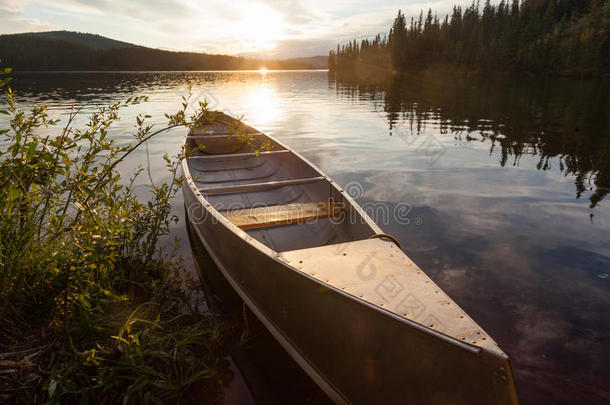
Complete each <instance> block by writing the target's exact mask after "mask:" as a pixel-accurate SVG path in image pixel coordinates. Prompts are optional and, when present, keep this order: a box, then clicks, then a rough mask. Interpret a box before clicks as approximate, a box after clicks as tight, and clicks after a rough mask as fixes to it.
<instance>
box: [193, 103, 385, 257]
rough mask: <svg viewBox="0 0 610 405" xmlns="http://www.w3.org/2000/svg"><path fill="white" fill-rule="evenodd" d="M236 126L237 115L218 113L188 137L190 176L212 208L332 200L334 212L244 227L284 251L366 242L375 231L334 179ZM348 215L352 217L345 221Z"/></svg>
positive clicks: (229, 210)
mask: <svg viewBox="0 0 610 405" xmlns="http://www.w3.org/2000/svg"><path fill="white" fill-rule="evenodd" d="M234 128H235V120H234V119H233V118H231V117H229V116H227V115H225V114H222V113H216V116H215V118H214V121H213V122H212V123H207V124H206V123H204V124H202V125H201V127H199V128H197V129H194V130H191V132H190V133H189V136H188V138H187V143H186V147H187V149H188V150H190V151H191V157H190V158H189V159H188V168H189V171H190V174H191V176H192V178H193V181H194V182H195V184H196V185H197V188H198V190H199V191H200V192H201V193H202V195H203V197H204V198H205V199H206V200H207V202H208V203H209V204H211V206H212V207H213V208H214V209H216V210H217V211H219V212H220V213H227V214H230V213H232V212H235V211H238V210H246V209H252V210H255V209H256V208H261V207H270V206H271V207H277V209H278V210H282V209H283V207H286V206H288V205H293V206H294V205H295V204H297V205H298V204H301V205H302V206H304V207H308V206H309V205H311V204H315V203H328V202H329V201H330V202H332V203H333V204H334V205H333V206H334V207H335V208H336V207H340V212H338V211H337V210H336V209H335V210H334V211H333V212H332V214H333V215H324V216H320V217H315V218H312V217H311V216H309V217H303V219H302V220H301V219H300V218H297V217H294V218H292V219H293V220H292V221H284V222H281V223H276V222H277V221H276V222H273V221H269V223H268V224H263V225H261V226H253V227H245V228H244V229H243V230H244V231H245V232H246V233H248V234H249V235H250V236H252V237H253V238H254V239H256V240H258V241H259V242H261V243H263V244H264V245H266V246H267V247H269V248H270V249H272V250H274V251H276V252H283V251H291V250H297V249H305V248H311V247H317V246H324V245H330V244H337V243H344V242H350V241H356V240H362V239H366V238H368V237H370V236H371V235H373V234H375V233H376V232H375V230H374V229H373V228H372V227H371V226H370V225H369V224H368V223H367V221H366V220H364V219H363V218H362V217H361V216H360V215H359V213H358V212H357V210H355V209H354V207H353V206H352V205H351V203H350V202H349V201H347V200H345V199H344V197H343V195H342V193H340V192H338V191H337V189H336V188H335V187H333V186H332V184H331V182H330V180H329V179H328V178H326V177H325V176H323V175H322V174H321V173H320V172H318V171H317V170H316V169H315V168H313V167H312V166H310V165H309V164H308V163H307V162H305V161H304V160H302V159H301V158H300V157H299V156H297V155H296V154H294V153H293V152H292V151H290V150H288V149H286V148H285V147H284V146H282V145H281V144H279V143H277V142H276V141H275V140H273V139H271V138H269V137H267V136H265V135H264V134H261V133H259V132H258V131H256V130H254V129H253V128H251V127H249V126H247V125H245V124H242V125H241V126H240V130H241V133H235V131H233V129H234ZM244 134H245V135H244ZM253 212H256V211H253ZM265 215H269V214H265ZM295 215H296V214H295ZM348 215H349V216H350V220H341V219H342V218H341V216H344V217H343V219H345V218H347V216H348ZM227 216H229V215H227Z"/></svg>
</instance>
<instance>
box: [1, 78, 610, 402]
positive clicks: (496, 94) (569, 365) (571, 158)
mask: <svg viewBox="0 0 610 405" xmlns="http://www.w3.org/2000/svg"><path fill="white" fill-rule="evenodd" d="M188 86H192V93H193V94H194V96H195V97H196V98H201V97H206V98H207V99H208V100H209V101H210V104H211V106H212V107H214V108H216V109H220V110H225V111H226V112H229V113H232V114H245V119H246V120H247V121H248V122H249V123H251V124H252V125H254V126H255V127H256V128H258V129H260V130H263V131H266V132H267V133H269V134H270V135H273V136H275V137H277V138H278V139H280V140H281V141H282V142H284V143H286V144H287V145H289V146H290V147H292V148H294V149H295V150H297V151H298V152H300V153H302V154H303V155H304V156H305V157H307V158H308V159H310V160H311V161H312V162H313V163H314V164H316V165H318V166H319V167H320V168H321V169H322V170H324V171H325V172H327V173H328V174H329V175H330V176H331V177H333V178H334V179H335V180H336V181H337V182H338V183H339V184H342V185H344V186H347V185H349V188H348V190H349V191H350V193H351V194H353V196H354V197H356V199H357V200H358V202H359V203H361V204H364V205H366V206H369V207H374V206H378V205H376V204H377V203H383V204H387V206H388V207H389V208H390V212H391V210H392V208H393V207H395V206H397V204H399V203H400V204H401V206H403V207H404V206H405V204H408V206H409V207H410V211H409V212H408V221H404V220H401V221H397V220H395V219H394V218H392V217H391V216H389V215H383V212H382V211H379V210H377V211H375V210H374V211H375V212H370V213H371V215H372V216H373V217H374V218H375V219H376V221H377V222H378V223H379V224H380V225H381V226H382V228H383V229H384V230H385V231H386V232H388V233H391V234H392V235H395V236H396V237H397V238H398V239H399V240H400V242H401V245H402V247H403V249H404V250H405V251H406V252H407V253H408V254H409V256H410V257H411V258H412V259H413V260H414V261H415V262H417V263H418V264H419V266H420V267H421V268H422V269H424V271H425V272H426V273H427V274H428V275H429V276H431V277H432V278H433V279H434V280H435V281H436V282H437V283H438V284H439V285H440V286H441V287H442V288H443V289H444V290H445V291H446V292H447V293H448V294H449V295H450V296H451V297H452V298H453V299H454V300H455V301H456V302H457V303H458V304H459V305H460V306H462V308H463V309H464V310H466V311H467V312H468V313H469V314H470V315H471V316H472V317H473V318H474V319H475V320H476V321H477V322H478V323H479V324H480V325H481V326H482V327H483V328H484V329H485V330H486V331H487V332H489V333H490V334H491V335H492V336H493V337H494V339H495V340H496V341H497V342H498V343H499V345H500V346H501V347H502V348H503V349H504V350H505V351H506V352H507V353H508V354H509V355H510V357H511V359H512V362H513V366H514V370H515V377H516V380H517V390H518V392H519V396H520V399H521V402H522V403H524V404H538V403H541V402H542V401H546V402H548V403H609V402H610V392H609V391H610V386H609V385H610V364H609V363H610V277H609V274H610V197H608V196H607V194H608V193H609V192H610V98H609V94H610V83H609V82H608V81H579V80H574V79H569V80H568V79H565V80H563V79H562V80H548V81H540V80H536V81H534V80H531V81H524V80H519V81H512V82H509V81H508V80H501V79H494V80H491V79H474V78H467V77H451V78H447V77H438V76H429V77H423V76H422V77H410V78H407V79H403V80H394V81H393V82H390V83H386V84H385V85H384V86H363V85H356V84H350V83H343V82H336V81H335V80H330V79H329V77H328V75H327V73H326V72H269V73H267V74H261V73H255V72H240V73H218V72H217V73H213V72H195V73H193V72H190V73H54V74H50V73H40V74H21V75H18V76H17V77H16V78H15V79H14V82H13V83H12V87H13V89H14V90H15V91H16V92H17V94H18V98H19V100H20V102H21V103H22V105H23V106H27V105H30V104H32V103H36V102H44V103H47V104H48V105H49V106H50V108H51V112H52V114H53V115H56V116H58V117H60V118H61V117H64V118H65V116H66V113H67V111H68V110H69V108H70V107H71V106H72V105H75V106H85V111H93V110H94V109H96V108H98V107H99V106H102V105H105V104H109V103H112V102H115V101H118V100H123V99H125V98H127V97H129V96H132V95H147V96H149V97H150V101H149V102H148V103H146V104H143V105H140V106H136V107H129V108H128V109H126V110H125V111H124V114H123V115H122V120H121V121H120V123H118V125H117V126H116V127H115V129H114V131H113V135H114V136H115V137H116V138H118V139H119V140H120V141H123V142H129V141H130V140H131V138H130V135H129V133H130V131H131V130H132V129H133V125H134V117H135V115H136V114H137V113H140V112H142V113H148V114H151V115H152V116H153V120H154V121H155V122H158V123H161V122H163V113H164V112H173V111H175V110H176V109H177V108H178V106H179V103H180V97H181V96H182V95H184V94H186V92H187V89H188ZM183 135H184V131H182V130H175V131H171V132H169V133H167V134H163V135H161V136H160V137H158V138H157V139H155V140H153V141H151V142H150V143H149V145H148V152H149V160H150V167H151V172H152V173H153V179H154V181H162V180H163V179H164V178H167V177H168V175H167V173H166V172H165V170H164V167H163V163H162V161H161V159H160V156H161V155H162V154H163V153H165V152H168V153H170V154H175V153H177V152H178V151H179V148H180V144H181V142H182V137H183ZM138 164H143V165H146V164H147V159H146V154H145V151H144V150H142V151H141V152H140V153H139V155H137V156H134V158H133V159H132V160H131V161H130V162H128V163H127V164H126V165H125V166H124V167H123V168H122V170H123V171H124V172H125V173H128V172H130V171H132V170H134V168H135V167H136V166H137V165H138ZM141 181H142V185H141V190H142V193H145V191H146V187H147V186H146V183H147V182H148V179H147V178H142V180H141ZM175 213H176V214H178V215H180V216H183V208H182V196H178V197H177V198H176V201H175ZM407 222H408V223H407ZM173 232H174V234H173V235H172V238H173V237H179V238H181V239H182V240H183V249H182V253H183V255H184V257H185V261H186V263H190V261H191V259H190V255H191V252H190V247H189V245H188V243H186V242H184V241H186V240H187V237H186V230H185V227H184V222H181V223H180V224H179V225H178V226H176V227H175V229H174V231H173ZM396 344H400V342H396ZM405 367H407V365H405ZM456 372H459V370H456Z"/></svg>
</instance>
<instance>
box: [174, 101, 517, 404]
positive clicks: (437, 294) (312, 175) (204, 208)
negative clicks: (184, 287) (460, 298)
mask: <svg viewBox="0 0 610 405" xmlns="http://www.w3.org/2000/svg"><path fill="white" fill-rule="evenodd" d="M236 128H237V129H238V130H239V131H240V133H241V135H239V136H238V135H235V133H234V132H235V129H236ZM185 149H186V150H187V151H189V152H188V153H187V158H185V159H184V161H183V169H184V175H185V178H186V180H185V182H184V185H183V193H184V200H185V205H186V209H187V216H188V220H189V221H190V223H191V225H192V227H193V229H194V230H195V232H196V235H197V237H198V238H199V239H200V240H201V242H202V244H203V246H204V247H205V249H206V250H207V251H208V253H209V255H210V256H211V257H212V259H213V260H214V263H215V264H216V265H217V267H218V268H219V269H220V271H221V272H222V275H223V276H224V278H226V280H227V282H228V283H229V284H230V285H231V287H232V288H233V289H234V290H235V292H236V293H237V294H238V295H239V296H240V298H241V299H242V300H243V301H244V302H245V303H246V305H248V307H249V309H250V310H251V311H252V312H253V313H254V314H255V315H256V316H257V317H258V318H259V320H260V321H261V323H262V324H263V325H264V326H265V327H266V328H267V329H268V330H269V331H270V332H271V334H272V335H273V336H274V338H275V339H277V341H278V342H279V343H280V344H281V345H282V346H283V347H284V349H285V350H286V351H287V352H288V353H289V354H290V355H291V356H292V357H293V358H294V359H295V361H296V362H297V363H298V364H299V366H300V367H302V368H303V369H304V370H305V372H307V374H308V375H309V376H310V377H311V378H312V380H313V381H315V383H316V384H318V385H319V386H320V388H321V389H322V390H324V392H326V394H327V395H328V396H329V397H330V398H331V399H332V400H333V401H334V402H336V403H345V404H371V403H383V404H397V403H400V404H516V403H517V402H518V400H517V394H516V390H515V383H514V379H513V374H512V369H511V365H510V362H509V359H508V356H507V355H506V354H505V353H504V352H503V351H502V350H501V349H500V348H499V347H498V345H497V344H496V343H495V342H494V340H493V339H492V338H491V337H490V336H489V335H488V334H487V333H485V331H484V330H483V329H482V328H481V327H480V326H479V325H477V324H476V322H475V321H473V320H472V319H471V318H470V317H469V316H468V315H467V314H466V313H465V312H464V311H463V310H462V309H461V308H460V307H459V306H458V305H457V304H456V303H455V302H453V300H452V299H451V298H449V297H448V296H447V295H446V294H445V293H444V292H443V291H442V290H441V289H440V288H439V287H438V286H437V285H436V284H435V283H434V282H433V281H432V280H431V279H430V278H429V277H428V276H427V275H426V274H425V273H424V272H423V271H422V270H421V269H420V268H419V267H418V266H417V265H416V264H415V263H414V262H413V261H412V260H411V259H409V257H408V256H407V255H406V254H405V253H404V252H403V251H402V250H401V248H400V246H399V244H398V241H396V240H395V239H394V238H393V237H391V236H390V235H386V234H384V233H383V231H382V230H381V229H380V228H379V227H378V226H377V225H376V224H375V223H374V222H373V220H372V219H371V218H370V217H369V216H368V215H367V214H366V212H364V210H363V209H362V207H360V206H359V205H358V204H357V203H356V202H355V201H354V200H353V199H352V198H351V197H350V196H349V195H348V194H347V193H346V192H345V191H344V190H343V189H342V187H341V186H340V185H338V184H336V183H335V182H334V181H333V180H332V179H331V178H329V177H328V176H327V175H326V174H324V173H323V172H322V171H321V170H320V169H318V168H317V167H315V166H314V165H313V164H311V163H310V162H309V161H307V160H306V159H305V158H303V157H302V156H301V155H299V154H298V153H296V152H295V151H293V150H291V149H290V148H288V147H287V146H285V145H283V144H282V143H281V142H279V141H278V140H276V139H274V138H272V137H271V136H268V135H266V134H263V133H261V132H259V131H257V130H256V129H254V128H252V127H251V126H249V125H247V124H245V123H243V122H241V121H237V120H236V119H234V118H232V117H230V116H228V115H226V114H223V113H221V112H213V113H212V114H211V118H208V120H207V121H206V122H201V124H200V126H198V127H197V128H193V129H191V130H190V131H189V133H188V135H187V136H186V138H185Z"/></svg>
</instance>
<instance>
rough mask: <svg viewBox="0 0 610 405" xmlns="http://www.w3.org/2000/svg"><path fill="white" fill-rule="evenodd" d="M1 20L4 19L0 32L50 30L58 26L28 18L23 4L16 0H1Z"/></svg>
mask: <svg viewBox="0 0 610 405" xmlns="http://www.w3.org/2000/svg"><path fill="white" fill-rule="evenodd" d="M21 3H23V2H21ZM0 21H2V32H0V34H13V33H18V32H32V31H48V30H53V29H57V28H58V27H57V25H55V24H50V23H47V22H43V21H40V20H38V19H36V18H27V17H26V16H25V15H24V13H23V6H22V4H20V2H19V1H16V0H0Z"/></svg>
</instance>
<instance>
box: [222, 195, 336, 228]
mask: <svg viewBox="0 0 610 405" xmlns="http://www.w3.org/2000/svg"><path fill="white" fill-rule="evenodd" d="M221 214H223V215H224V216H225V218H227V219H228V220H229V221H231V223H233V224H234V225H236V226H238V227H239V228H241V229H249V228H259V227H265V226H275V225H288V224H295V223H300V222H306V221H312V220H316V219H322V218H328V217H339V216H340V215H341V207H339V206H338V205H336V204H334V203H333V202H331V201H317V202H308V203H298V204H283V205H274V206H269V207H257V208H247V209H239V210H231V211H223V212H221Z"/></svg>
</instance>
